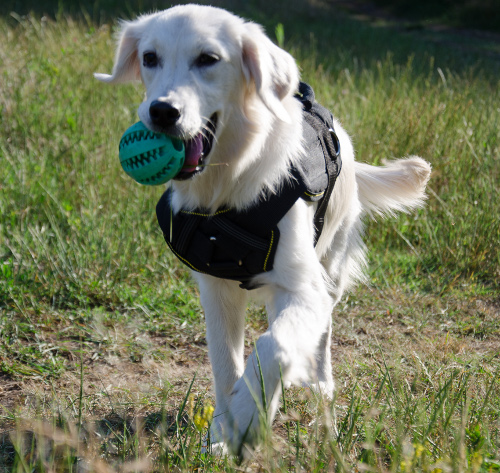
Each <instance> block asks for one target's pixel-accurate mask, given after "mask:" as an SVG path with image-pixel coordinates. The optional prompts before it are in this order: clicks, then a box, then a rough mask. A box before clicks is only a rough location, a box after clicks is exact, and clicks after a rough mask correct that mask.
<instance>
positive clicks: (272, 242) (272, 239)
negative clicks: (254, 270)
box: [262, 230, 274, 271]
mask: <svg viewBox="0 0 500 473" xmlns="http://www.w3.org/2000/svg"><path fill="white" fill-rule="evenodd" d="M273 244H274V231H273V230H271V244H270V245H269V249H268V250H267V255H266V259H265V260H264V267H263V268H262V269H263V270H264V271H267V269H266V266H267V260H268V259H269V255H270V254H271V250H272V248H273Z"/></svg>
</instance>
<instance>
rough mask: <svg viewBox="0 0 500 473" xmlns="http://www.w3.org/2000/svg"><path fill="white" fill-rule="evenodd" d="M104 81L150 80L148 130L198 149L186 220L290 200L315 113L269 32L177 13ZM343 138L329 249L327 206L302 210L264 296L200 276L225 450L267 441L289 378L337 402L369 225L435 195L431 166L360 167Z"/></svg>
mask: <svg viewBox="0 0 500 473" xmlns="http://www.w3.org/2000/svg"><path fill="white" fill-rule="evenodd" d="M96 78H97V79H99V80H101V81H104V82H108V83H120V82H125V81H130V80H142V82H143V84H144V86H145V88H146V92H147V95H146V98H145V100H144V102H143V103H142V104H141V105H140V107H139V117H140V119H141V121H142V122H143V123H144V124H145V125H146V126H147V127H149V128H150V129H152V130H154V131H159V132H163V133H166V134H169V135H171V136H176V137H180V138H181V139H183V140H184V142H185V145H186V164H185V166H184V168H183V170H182V172H181V173H180V174H179V176H178V178H177V179H175V180H174V181H173V183H172V194H171V197H170V198H171V207H172V209H173V214H174V215H177V214H179V212H181V211H182V212H184V213H186V214H187V213H189V212H193V213H196V212H195V211H194V209H206V212H208V213H209V214H211V215H215V214H217V213H218V212H220V209H234V210H235V211H237V212H238V211H242V212H244V211H245V210H246V209H249V208H252V206H254V205H256V203H257V202H258V201H259V199H263V198H265V196H269V195H274V194H276V193H278V192H279V190H280V188H281V187H282V186H283V185H284V184H285V183H286V182H289V181H290V173H291V171H290V169H291V167H292V166H294V165H295V164H296V163H298V162H299V161H300V160H301V159H302V157H303V156H304V155H306V154H307V152H308V150H307V149H304V148H305V145H304V143H303V139H302V135H303V133H302V132H303V127H304V119H303V111H302V103H301V102H300V101H299V100H297V99H296V98H295V97H294V94H295V93H296V92H297V89H298V85H299V72H298V68H297V66H296V64H295V61H294V60H293V58H292V57H291V56H290V55H289V54H288V53H287V52H285V51H283V50H282V49H280V48H279V47H277V46H276V45H274V44H273V43H272V42H271V41H270V40H269V39H268V38H267V37H266V36H265V34H264V32H263V30H262V28H261V27H260V26H258V25H256V24H254V23H251V22H246V21H244V20H242V19H241V18H239V17H237V16H234V15H232V14H231V13H229V12H227V11H225V10H222V9H219V8H214V7H208V6H199V5H184V6H176V7H173V8H170V9H168V10H165V11H163V12H159V13H155V14H151V15H146V16H141V17H140V18H138V19H137V20H135V21H132V22H125V23H123V24H122V29H121V36H120V38H119V44H118V49H117V53H116V58H115V64H114V67H113V72H112V74H111V75H106V74H96ZM334 128H335V131H336V134H337V136H338V139H339V141H340V149H341V157H342V170H341V172H340V174H339V176H338V178H337V180H336V184H335V187H334V189H333V192H332V194H331V197H330V199H329V202H328V207H327V210H326V215H325V224H324V228H323V231H322V233H321V236H320V238H319V241H318V242H317V244H316V245H315V227H314V224H313V219H314V214H315V209H316V206H317V204H316V203H314V202H308V201H306V200H304V199H301V198H299V199H298V200H296V202H295V203H294V204H293V206H292V207H291V208H290V209H289V210H288V211H287V212H286V214H285V216H284V217H283V218H281V220H280V221H279V224H278V225H277V226H278V229H279V234H280V239H279V244H278V245H277V248H275V255H274V262H273V267H272V269H271V270H267V271H262V272H260V273H259V274H256V275H255V276H254V277H252V278H251V281H250V288H252V287H257V286H259V288H258V289H256V290H252V291H249V290H246V289H242V288H241V287H240V285H239V283H238V281H235V280H231V279H223V278H220V277H214V276H211V275H207V274H204V273H203V272H194V274H195V276H196V279H197V281H198V283H199V286H200V294H201V303H202V305H203V308H204V311H205V319H206V324H207V341H208V348H209V355H210V361H211V363H212V368H213V375H214V380H215V396H216V410H215V415H214V420H213V424H212V427H211V438H212V440H213V439H217V440H218V441H219V442H225V444H226V445H227V446H229V447H230V449H232V451H239V449H240V448H241V446H242V444H243V443H246V444H249V445H251V444H252V443H255V442H256V441H257V440H258V433H259V428H260V427H259V426H260V424H261V420H262V413H264V414H265V416H266V417H267V420H268V421H271V420H272V419H273V417H274V415H275V414H276V411H277V409H278V402H279V397H280V389H281V380H282V379H283V381H284V383H285V384H286V385H290V384H292V383H293V384H297V383H308V384H309V385H310V386H311V388H312V389H316V390H318V391H320V392H322V393H323V394H324V395H326V396H330V397H331V396H332V394H333V390H334V382H333V378H332V370H331V366H330V362H331V355H330V340H331V327H332V324H331V315H332V310H333V307H334V306H335V304H336V303H337V302H338V301H339V299H340V298H341V296H342V294H343V292H344V291H345V290H346V289H348V288H349V287H350V286H351V285H352V284H353V283H354V282H355V281H356V280H360V279H362V277H363V268H364V265H365V247H364V244H363V242H362V240H361V235H362V228H363V226H362V221H361V219H362V217H363V216H364V215H366V214H368V215H372V214H392V213H393V212H395V211H408V210H410V209H414V208H416V207H419V206H421V205H422V202H423V199H424V197H425V196H424V191H425V185H426V183H427V181H428V179H429V175H430V166H429V164H427V163H426V162H425V161H424V160H422V159H421V158H418V157H410V158H407V159H401V160H397V161H393V162H390V163H388V164H387V165H386V166H384V167H373V166H370V165H367V164H361V163H357V162H355V161H354V151H353V147H352V144H351V141H350V139H349V136H348V135H347V133H346V132H345V131H344V130H343V128H342V127H341V125H340V124H339V123H338V122H337V121H334ZM214 239H215V238H214ZM256 293H258V294H259V297H260V296H262V297H264V298H265V299H264V300H265V303H266V308H267V313H268V319H269V328H268V329H267V331H266V332H265V333H264V334H263V335H262V336H261V337H260V338H259V339H258V341H257V343H256V350H254V353H252V355H251V356H250V357H249V358H248V360H247V363H246V366H245V363H244V354H243V347H244V323H245V308H246V305H247V299H248V296H249V295H252V296H253V295H254V294H256ZM262 388H263V389H264V390H265V396H262V395H261V392H262V391H261V390H262ZM264 411H265V412H264Z"/></svg>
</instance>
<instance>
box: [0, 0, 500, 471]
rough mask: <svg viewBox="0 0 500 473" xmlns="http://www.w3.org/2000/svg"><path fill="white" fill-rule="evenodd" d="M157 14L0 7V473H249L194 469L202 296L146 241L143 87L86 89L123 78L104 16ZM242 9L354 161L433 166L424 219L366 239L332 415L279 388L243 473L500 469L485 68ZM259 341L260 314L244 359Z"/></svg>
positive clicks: (493, 173) (413, 41) (497, 267)
mask: <svg viewBox="0 0 500 473" xmlns="http://www.w3.org/2000/svg"><path fill="white" fill-rule="evenodd" d="M11 3H12V2H11ZM14 3H15V2H14ZM16 5H17V4H16ZM23 5H24V8H28V7H30V5H31V4H29V2H28V3H25V4H23ZM151 5H152V4H150V3H148V4H146V3H143V4H142V6H141V5H139V4H131V5H128V4H127V5H126V6H125V7H122V6H117V5H116V3H114V2H108V3H106V2H104V3H103V2H101V3H98V2H96V3H95V4H94V6H93V7H92V8H90V9H89V10H88V11H86V12H85V14H83V15H82V14H81V11H80V10H79V9H77V8H76V7H75V6H68V7H67V9H66V10H65V6H64V4H63V3H57V4H55V3H53V2H49V1H45V2H37V3H36V4H34V3H33V5H32V6H31V8H34V9H35V10H36V11H37V12H38V13H42V12H44V11H45V12H48V13H50V14H54V17H55V18H57V21H53V20H50V19H48V18H40V16H37V15H34V16H33V15H32V16H24V17H23V16H21V17H19V16H17V17H16V18H17V19H15V18H14V17H12V16H8V15H7V13H8V11H9V10H10V9H12V8H14V7H15V5H14V6H13V5H12V4H10V3H9V4H4V6H3V7H2V8H4V10H2V12H5V14H4V16H3V17H1V18H0V112H1V113H0V130H1V131H0V164H1V166H0V467H4V468H5V471H27V470H36V471H45V470H47V471H48V470H51V469H52V470H56V471H63V470H64V471H66V470H67V471H73V470H75V469H76V468H77V466H78V465H82V464H83V463H85V464H86V465H87V467H88V469H89V470H90V471H104V469H105V466H106V467H109V468H112V469H116V470H118V469H123V470H124V471H125V470H127V468H128V471H146V470H151V469H152V470H162V469H167V468H169V469H175V468H179V469H180V470H181V471H184V470H194V469H196V468H198V469H199V470H201V471H232V470H235V471H236V470H237V468H239V467H238V466H237V462H236V460H235V459H233V458H224V459H218V458H214V457H210V456H204V455H201V454H200V453H199V445H200V441H201V437H202V435H203V432H200V431H199V430H198V427H197V424H198V426H200V425H201V426H202V424H200V423H199V422H198V423H197V422H195V414H196V413H197V412H198V411H200V412H201V410H200V409H201V406H202V405H203V404H204V403H209V402H213V401H212V395H211V393H210V391H209V386H210V377H211V375H210V372H209V370H208V368H207V363H208V362H207V350H206V345H205V341H204V326H203V313H202V309H201V307H200V305H199V302H198V293H197V289H196V287H195V285H194V284H193V283H192V282H191V279H190V277H189V274H188V273H187V272H186V271H185V270H184V269H183V268H182V267H180V266H179V265H178V263H177V262H176V261H175V260H174V259H173V258H172V256H171V254H170V253H169V251H168V249H167V247H166V245H165V244H164V242H163V238H162V235H161V232H160V231H159V228H158V226H157V224H156V221H155V220H156V219H155V215H154V208H155V205H156V201H157V200H158V198H159V196H160V193H161V189H159V188H147V187H141V186H139V185H137V184H135V183H134V182H133V181H132V180H131V179H129V178H128V177H127V176H126V175H125V174H124V173H123V172H122V170H121V168H120V166H119V161H118V141H119V138H120V136H121V134H122V132H123V131H124V130H125V129H126V128H127V127H128V126H129V125H130V124H131V123H133V122H135V121H136V109H137V106H138V104H139V103H140V102H141V100H142V94H143V91H142V90H141V88H140V86H135V85H126V86H122V87H110V86H106V85H103V84H100V83H97V82H96V81H95V80H94V79H93V77H92V73H93V72H95V71H101V72H106V71H109V70H110V69H111V66H112V58H113V48H114V41H113V36H112V33H113V26H112V23H110V21H111V19H112V18H114V17H115V16H116V15H122V13H123V14H124V15H125V16H133V13H134V12H136V11H138V10H141V9H144V10H149V7H150V6H151ZM231 5H232V6H233V7H234V8H237V9H238V11H240V12H242V13H244V14H246V15H249V16H251V17H252V18H254V19H255V20H256V21H258V22H261V23H264V24H265V25H266V27H267V30H268V31H269V32H270V33H271V35H272V34H273V32H274V29H275V27H276V26H277V24H278V23H280V22H281V23H282V24H283V25H284V26H283V27H282V28H281V27H279V28H278V37H279V41H280V42H281V41H283V42H284V46H285V48H286V49H288V50H289V51H290V52H292V54H294V56H295V57H296V58H297V60H298V62H299V65H300V67H301V70H302V76H303V78H304V79H305V80H307V81H308V82H310V83H311V84H312V85H313V86H314V88H315V91H316V94H317V96H318V97H319V99H320V100H321V102H322V103H324V104H325V105H327V106H328V107H329V108H331V110H332V111H333V112H334V114H335V115H337V116H338V117H340V119H341V121H342V122H343V124H344V126H345V127H346V129H347V130H348V131H349V132H350V133H351V135H352V137H353V139H354V142H355V147H356V151H357V156H358V159H359V160H361V161H367V162H372V163H381V162H382V160H383V159H384V158H388V159H391V158H396V157H400V156H405V155H410V154H418V155H421V156H423V157H424V158H426V159H427V160H428V161H430V162H431V164H432V166H433V175H432V178H431V182H430V186H429V200H428V203H427V206H426V207H425V209H422V210H421V211H419V212H418V213H416V214H412V215H409V216H401V217H399V218H397V219H387V220H384V221H378V222H374V223H369V224H368V226H367V231H366V241H367V244H368V247H369V249H370V269H369V275H368V276H369V281H370V285H369V286H366V287H365V286H363V287H360V288H358V289H356V290H355V291H354V292H353V293H352V294H349V295H348V296H346V297H344V299H343V300H342V301H341V303H340V304H339V306H338V308H337V309H336V311H335V313H334V335H333V343H334V352H333V357H334V372H335V378H336V381H337V387H338V389H337V398H336V400H335V402H334V403H333V404H331V405H330V404H325V403H323V402H321V400H318V399H316V398H315V397H314V396H312V394H311V393H310V392H308V391H307V390H303V389H293V390H290V391H287V392H286V393H285V402H284V403H283V405H282V409H281V412H282V413H283V416H281V417H279V418H278V419H277V420H276V421H275V424H274V425H273V429H272V433H270V434H269V435H268V436H267V439H266V442H265V443H264V445H263V447H262V448H261V450H260V451H259V452H257V454H256V456H255V457H254V459H253V460H252V461H249V462H246V463H244V467H245V468H247V469H249V470H259V469H261V470H264V471H268V470H269V471H284V470H294V469H297V470H298V469H300V468H302V469H304V470H307V471H329V470H335V469H336V470H337V471H353V470H355V469H356V468H357V469H358V470H363V471H364V470H367V471H402V472H405V471H422V472H427V471H428V472H431V471H434V472H436V473H437V472H438V471H457V472H461V471H485V472H486V471H500V456H499V455H498V452H499V451H500V431H499V421H500V420H499V419H500V412H499V411H500V409H499V406H500V382H499V379H500V373H499V369H500V363H499V353H500V311H499V303H500V293H499V291H500V284H499V281H500V252H499V251H498V245H499V242H500V224H499V222H500V219H499V213H500V212H499V210H498V208H499V206H498V201H499V197H500V195H499V190H498V183H499V182H500V176H499V174H500V172H499V166H498V164H497V160H498V156H499V155H500V131H499V130H500V109H499V103H500V100H499V99H500V97H499V85H500V84H499V80H498V71H499V68H498V64H497V63H495V62H494V61H491V60H489V59H488V57H486V56H478V55H477V53H476V52H474V51H469V52H468V53H467V54H465V55H464V54H462V52H463V51H461V50H460V49H458V48H457V49H456V50H455V48H454V47H453V43H452V44H451V45H450V44H442V43H436V42H434V41H430V40H428V39H421V38H419V37H417V35H416V34H414V33H412V32H406V33H403V32H400V31H395V30H393V29H391V28H388V27H380V26H379V27H374V26H371V25H369V24H366V23H362V22H358V21H355V20H352V19H349V18H345V17H340V16H339V15H337V14H334V12H332V11H331V10H325V11H321V10H314V9H312V8H307V9H305V10H304V9H300V8H301V2H299V1H296V2H292V4H290V5H291V7H290V8H288V9H287V11H285V10H284V9H283V7H281V8H277V7H276V9H271V10H269V9H268V10H266V9H265V8H264V2H260V1H253V2H247V3H244V2H243V3H242V2H232V3H231ZM121 8H123V9H124V10H125V11H124V12H123V10H120V9H121ZM19 11H20V13H26V10H25V11H21V10H19ZM265 324H266V322H265V314H264V313H263V311H262V309H261V308H259V307H254V306H252V307H250V310H249V316H248V324H247V330H248V335H249V337H248V341H247V350H248V351H249V350H251V347H252V340H253V339H255V337H257V336H258V333H259V332H261V331H262V330H264V329H265ZM195 375H196V377H195V378H194V376H195ZM193 379H194V382H193V384H192V386H191V387H190V383H191V381H192V380H193ZM182 406H184V408H183V407H182ZM285 411H286V415H285ZM201 430H202V431H203V430H204V428H203V426H202V429H201ZM134 462H135V463H134ZM104 465H105V466H104ZM0 471H2V469H1V468H0Z"/></svg>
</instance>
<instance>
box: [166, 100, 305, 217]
mask: <svg viewBox="0 0 500 473" xmlns="http://www.w3.org/2000/svg"><path fill="white" fill-rule="evenodd" d="M246 103H247V107H246V109H245V111H244V112H243V110H242V108H241V107H234V109H233V110H231V111H229V113H227V115H226V116H225V117H221V119H220V121H221V122H222V123H220V126H222V127H223V128H222V132H221V133H220V135H219V136H218V137H217V143H216V146H215V147H214V150H213V152H212V153H213V155H212V156H211V157H210V161H209V165H208V166H207V169H205V170H204V171H203V172H201V173H200V174H199V175H197V176H195V177H194V178H193V179H191V180H187V181H174V182H173V187H174V191H175V192H174V200H173V202H172V203H173V207H174V210H175V211H177V210H179V208H180V207H181V202H182V207H183V208H185V209H190V210H192V209H195V208H203V209H207V210H209V211H210V212H215V211H216V210H217V209H218V208H221V207H230V208H236V209H238V210H242V209H244V208H246V207H248V206H250V205H252V203H254V202H255V201H256V200H257V199H258V198H259V196H260V195H262V193H263V192H274V191H275V190H276V189H278V188H279V186H280V184H281V183H282V182H283V180H284V179H286V178H288V177H289V167H290V164H291V163H292V162H294V161H296V160H297V159H299V158H300V156H301V154H302V152H303V148H302V111H301V105H300V103H299V102H298V101H297V100H296V99H295V98H293V97H292V96H290V97H286V98H285V99H284V100H283V105H284V106H285V108H286V110H287V111H288V113H289V115H290V119H291V123H285V122H283V121H281V120H279V119H278V118H277V117H276V116H275V115H274V114H273V113H272V112H270V111H269V110H268V109H267V108H266V107H265V106H264V105H263V104H262V102H260V100H259V99H258V98H257V97H256V98H255V100H253V101H248V99H247V101H246Z"/></svg>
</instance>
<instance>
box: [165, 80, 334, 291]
mask: <svg viewBox="0 0 500 473" xmlns="http://www.w3.org/2000/svg"><path fill="white" fill-rule="evenodd" d="M296 97H297V99H298V100H300V102H301V103H302V105H303V117H304V127H303V134H304V148H305V149H306V150H307V155H306V156H304V157H303V158H302V160H301V161H300V162H299V163H298V164H295V165H294V166H293V167H292V168H291V169H290V174H291V176H292V178H291V179H287V180H286V181H285V182H283V184H282V186H281V188H280V190H279V192H277V193H276V194H272V193H269V194H268V195H264V196H262V197H261V198H260V200H259V201H258V202H257V203H256V204H255V205H253V206H252V207H250V208H249V209H246V210H242V211H237V210H235V209H231V208H221V209H218V210H217V211H216V212H215V213H209V212H208V211H207V210H204V209H195V210H193V211H186V210H182V209H181V210H180V211H179V212H177V213H176V214H174V213H173V211H172V207H171V198H172V191H171V189H169V190H167V191H166V192H165V193H164V194H163V196H162V197H161V199H160V201H159V202H158V204H157V206H156V215H157V217H158V223H159V224H160V227H161V229H162V231H163V236H164V238H165V241H166V242H167V245H168V246H169V247H170V249H171V250H172V252H173V253H174V254H175V255H176V256H177V257H178V258H179V259H180V260H181V261H182V262H183V263H184V264H186V265H187V266H189V267H190V268H191V269H194V270H195V271H198V272H200V273H205V274H210V275H212V276H216V277H218V278H223V279H233V280H236V281H240V282H241V284H240V286H241V287H243V288H245V289H254V288H255V287H257V286H256V285H255V284H252V283H251V279H252V278H253V277H254V276H255V275H257V274H260V273H263V272H267V271H270V270H271V269H273V261H274V256H275V254H276V248H277V247H278V242H279V237H280V232H279V230H278V222H279V221H280V220H281V219H282V218H283V217H284V215H285V214H286V213H287V212H288V211H289V210H290V208H291V207H292V206H293V205H294V203H295V202H296V201H297V199H299V198H302V199H304V200H306V201H309V202H318V206H317V209H316V212H315V214H314V226H315V230H316V231H315V240H314V244H315V245H316V243H317V241H318V239H319V237H320V235H321V231H322V229H323V224H324V216H325V212H326V208H327V206H328V201H329V198H330V195H331V193H332V191H333V187H334V185H335V181H336V179H337V177H338V175H339V173H340V169H341V166H342V163H341V158H340V144H339V140H338V138H337V135H336V134H335V131H334V130H333V116H332V114H331V113H330V112H329V111H328V110H327V109H326V108H324V107H322V106H321V105H319V104H318V103H317V102H316V101H315V99H314V91H313V90H312V88H311V87H310V86H309V85H307V84H305V83H303V82H301V83H300V86H299V94H298V95H296Z"/></svg>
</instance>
